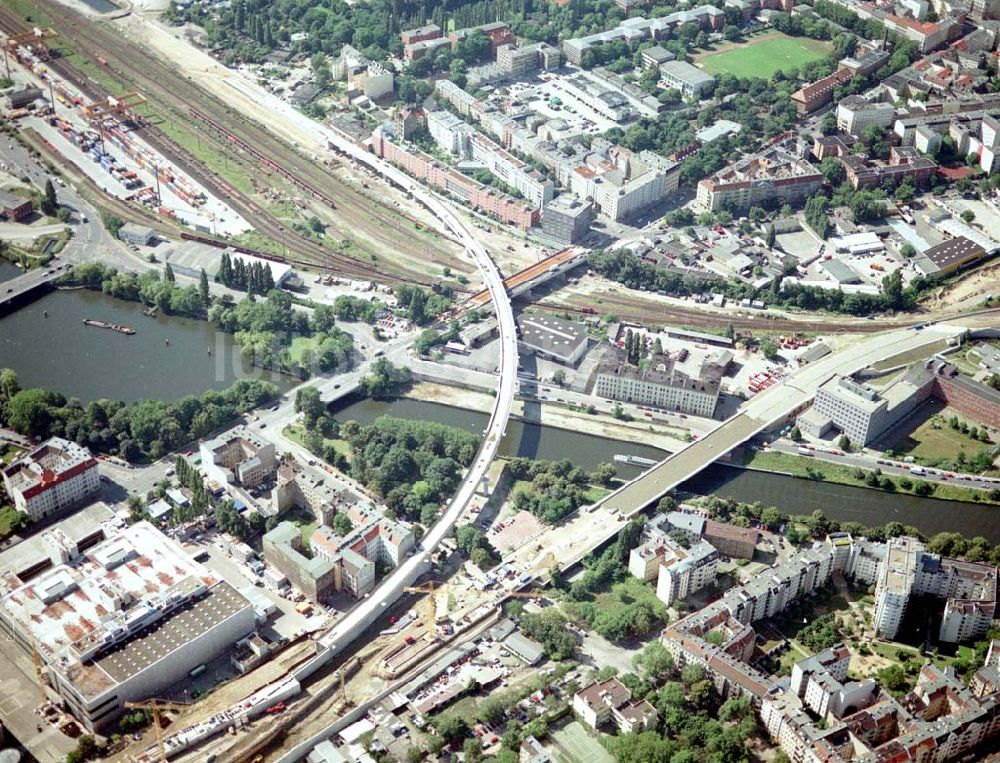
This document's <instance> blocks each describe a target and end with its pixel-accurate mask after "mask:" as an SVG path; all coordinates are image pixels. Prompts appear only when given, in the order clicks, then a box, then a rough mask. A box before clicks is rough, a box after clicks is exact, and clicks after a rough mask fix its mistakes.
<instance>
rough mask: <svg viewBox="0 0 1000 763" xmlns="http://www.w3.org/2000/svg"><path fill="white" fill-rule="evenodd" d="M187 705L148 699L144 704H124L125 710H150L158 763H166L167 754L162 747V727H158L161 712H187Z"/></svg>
mask: <svg viewBox="0 0 1000 763" xmlns="http://www.w3.org/2000/svg"><path fill="white" fill-rule="evenodd" d="M187 708H188V706H187V705H182V704H178V703H176V702H166V701H164V700H162V699H148V700H146V701H145V702H126V703H125V709H126V710H152V711H153V729H154V731H155V732H156V749H157V750H158V751H159V753H160V763H167V752H166V750H165V749H164V747H163V727H162V726H160V711H161V710H187Z"/></svg>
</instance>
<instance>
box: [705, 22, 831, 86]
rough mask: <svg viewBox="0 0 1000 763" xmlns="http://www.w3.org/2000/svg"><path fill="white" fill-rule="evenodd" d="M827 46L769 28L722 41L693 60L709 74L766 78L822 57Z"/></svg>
mask: <svg viewBox="0 0 1000 763" xmlns="http://www.w3.org/2000/svg"><path fill="white" fill-rule="evenodd" d="M831 50H832V47H831V46H830V43H828V42H823V41H821V40H811V39H809V38H806V37H789V36H788V35H786V34H782V33H781V32H773V31H772V32H765V33H764V34H759V35H755V36H753V37H749V38H748V39H746V40H743V41H738V42H723V43H721V44H720V45H718V46H717V47H715V49H713V50H709V51H706V52H705V53H701V54H699V55H697V56H695V57H694V60H695V63H697V64H698V65H699V66H700V67H701V68H702V69H704V70H705V71H706V72H708V73H709V74H733V75H735V76H737V77H762V78H764V79H770V78H771V77H773V76H774V74H775V73H776V72H779V71H781V72H787V71H790V70H791V69H797V68H798V67H800V66H802V65H803V64H808V63H811V62H813V61H818V60H820V59H822V58H826V57H827V56H828V55H829V54H830V52H831Z"/></svg>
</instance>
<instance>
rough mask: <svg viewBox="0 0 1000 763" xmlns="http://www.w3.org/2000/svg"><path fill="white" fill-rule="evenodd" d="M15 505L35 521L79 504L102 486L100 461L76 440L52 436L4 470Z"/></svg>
mask: <svg viewBox="0 0 1000 763" xmlns="http://www.w3.org/2000/svg"><path fill="white" fill-rule="evenodd" d="M3 483H4V487H6V489H7V495H8V496H10V499H11V500H12V501H13V502H14V508H16V509H17V510H18V511H21V512H23V513H25V514H27V515H28V518H29V519H30V520H31V521H32V522H36V521H38V520H39V519H43V518H45V517H50V516H53V515H55V514H58V513H61V512H63V511H67V510H69V509H72V508H74V507H77V506H80V505H81V504H82V503H84V502H86V501H87V500H88V499H89V498H91V497H93V496H94V495H95V494H96V493H97V492H98V491H99V490H100V488H101V481H100V476H99V475H98V473H97V461H96V459H94V457H93V456H91V455H90V451H89V450H87V449H86V448H85V447H83V446H82V445H78V444H77V443H75V442H71V441H69V440H64V439H62V438H61V437H53V438H52V439H50V440H46V441H45V442H44V443H42V444H41V445H39V446H38V447H37V448H35V449H34V450H32V451H30V452H29V453H26V454H25V455H23V456H21V458H19V459H17V460H16V461H14V462H13V463H11V464H10V465H9V466H7V467H5V468H4V470H3Z"/></svg>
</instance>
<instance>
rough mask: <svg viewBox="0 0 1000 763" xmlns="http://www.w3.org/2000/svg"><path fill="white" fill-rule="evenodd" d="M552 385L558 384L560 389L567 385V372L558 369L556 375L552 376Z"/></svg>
mask: <svg viewBox="0 0 1000 763" xmlns="http://www.w3.org/2000/svg"><path fill="white" fill-rule="evenodd" d="M552 383H553V384H558V385H559V386H560V387H561V386H563V385H564V384H565V383H566V372H565V371H563V370H562V369H561V368H557V369H556V370H555V373H553V374H552Z"/></svg>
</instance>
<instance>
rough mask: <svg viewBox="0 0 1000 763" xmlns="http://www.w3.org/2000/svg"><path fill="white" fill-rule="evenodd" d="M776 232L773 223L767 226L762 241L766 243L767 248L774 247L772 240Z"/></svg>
mask: <svg viewBox="0 0 1000 763" xmlns="http://www.w3.org/2000/svg"><path fill="white" fill-rule="evenodd" d="M775 238H776V234H775V232H774V223H771V224H770V225H768V226H767V235H766V236H765V238H764V243H765V244H766V245H767V248H768V249H774V240H775Z"/></svg>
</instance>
